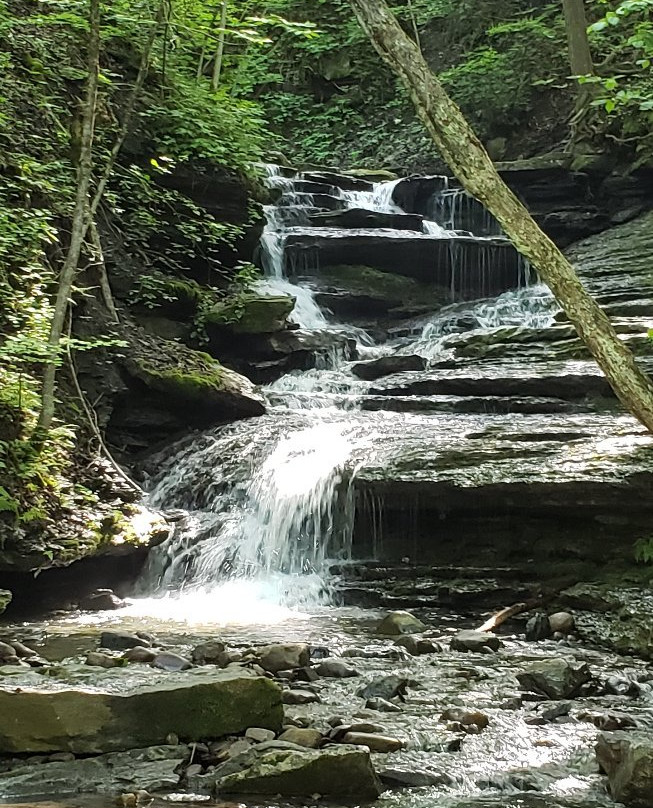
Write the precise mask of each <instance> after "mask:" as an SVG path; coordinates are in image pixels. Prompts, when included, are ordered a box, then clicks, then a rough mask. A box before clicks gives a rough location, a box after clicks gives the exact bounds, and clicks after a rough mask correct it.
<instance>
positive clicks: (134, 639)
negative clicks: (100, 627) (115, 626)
mask: <svg viewBox="0 0 653 808" xmlns="http://www.w3.org/2000/svg"><path fill="white" fill-rule="evenodd" d="M149 645H151V642H150V641H149V640H148V639H147V638H145V637H142V636H141V635H139V634H130V633H129V632H128V631H103V632H102V634H100V648H107V649H108V650H109V651H126V650H127V649H128V648H136V647H137V646H144V647H148V646H149Z"/></svg>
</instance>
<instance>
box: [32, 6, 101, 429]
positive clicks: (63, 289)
mask: <svg viewBox="0 0 653 808" xmlns="http://www.w3.org/2000/svg"><path fill="white" fill-rule="evenodd" d="M99 70H100V0H90V6H89V41H88V79H87V82H86V97H85V99H84V107H83V109H82V132H81V139H80V154H79V163H78V166H77V188H76V193H75V208H74V211H73V218H72V227H71V232H70V245H69V247H68V252H67V253H66V257H65V259H64V263H63V266H62V268H61V274H60V276H59V286H58V288H57V298H56V301H55V304H54V314H53V316H52V324H51V326H50V335H49V337H48V354H49V358H48V362H47V364H46V366H45V371H44V373H43V386H42V391H41V412H40V413H39V420H38V424H37V432H38V433H39V434H41V435H43V434H44V433H45V432H47V430H48V429H49V427H50V424H51V423H52V417H53V416H54V390H55V379H56V373H57V360H58V354H59V348H60V345H61V337H62V334H63V327H64V322H65V319H66V312H67V310H68V301H69V300H70V294H71V291H72V287H73V281H74V280H75V274H76V272H77V265H78V263H79V256H80V253H81V251H82V244H83V242H84V236H85V234H86V230H87V228H88V221H89V220H88V216H87V211H88V209H89V207H88V189H89V185H90V182H91V172H92V168H93V130H94V128H95V112H96V102H97V90H98V76H99Z"/></svg>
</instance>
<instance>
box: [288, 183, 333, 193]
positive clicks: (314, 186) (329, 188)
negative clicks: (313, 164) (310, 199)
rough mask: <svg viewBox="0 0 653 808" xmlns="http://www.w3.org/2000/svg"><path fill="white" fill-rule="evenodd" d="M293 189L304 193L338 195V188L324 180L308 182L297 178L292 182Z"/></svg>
mask: <svg viewBox="0 0 653 808" xmlns="http://www.w3.org/2000/svg"><path fill="white" fill-rule="evenodd" d="M294 190H295V191H297V192H298V193H304V194H327V195H329V196H338V188H337V187H336V186H335V185H331V184H330V183H326V182H309V181H308V180H297V181H296V182H295V183H294Z"/></svg>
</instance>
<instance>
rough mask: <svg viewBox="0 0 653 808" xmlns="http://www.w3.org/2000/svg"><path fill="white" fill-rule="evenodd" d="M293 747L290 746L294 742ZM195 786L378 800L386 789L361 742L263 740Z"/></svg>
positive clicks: (231, 791)
mask: <svg viewBox="0 0 653 808" xmlns="http://www.w3.org/2000/svg"><path fill="white" fill-rule="evenodd" d="M288 747H290V748H288ZM192 787H193V788H194V789H197V788H198V787H199V788H200V789H201V790H202V791H204V792H205V793H207V792H208V793H210V794H213V795H218V794H265V795H277V794H280V795H282V796H283V797H311V796H312V795H314V794H320V795H321V796H322V797H327V798H329V797H330V798H340V799H353V800H375V799H376V798H377V797H378V796H379V795H380V793H381V791H382V786H381V783H380V781H379V779H378V777H377V775H376V772H375V771H374V768H373V766H372V761H371V759H370V754H369V752H368V751H367V750H364V749H361V748H359V747H356V746H344V745H343V746H333V747H328V748H327V749H319V750H313V749H299V748H295V747H292V745H290V744H279V743H278V742H275V741H273V742H272V743H270V744H266V743H264V744H259V745H258V746H255V747H253V748H252V749H251V750H250V751H248V752H245V753H244V754H242V755H239V756H238V757H237V758H234V759H233V760H231V761H228V762H227V763H224V764H223V765H222V766H218V767H217V768H216V769H215V771H213V772H212V773H211V774H209V775H203V776H202V777H198V778H196V780H195V781H194V782H193V783H192Z"/></svg>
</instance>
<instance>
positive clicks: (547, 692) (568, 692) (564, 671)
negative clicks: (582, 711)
mask: <svg viewBox="0 0 653 808" xmlns="http://www.w3.org/2000/svg"><path fill="white" fill-rule="evenodd" d="M591 678H592V674H591V673H590V669H589V667H588V666H587V665H586V664H585V663H583V664H581V665H578V666H575V665H574V664H573V663H571V662H570V661H569V660H567V659H563V658H562V657H559V658H556V659H542V660H539V661H537V662H533V663H531V664H530V665H529V666H528V667H527V668H526V669H525V670H523V671H521V672H520V673H518V674H517V679H518V681H519V684H520V685H521V686H522V687H523V688H524V690H531V691H533V692H534V693H541V694H543V695H544V696H548V697H549V698H550V699H569V698H573V697H574V696H575V695H577V693H578V691H579V690H580V688H581V687H582V686H583V685H584V684H586V683H587V682H589V681H590V679H591Z"/></svg>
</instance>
